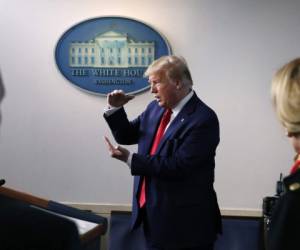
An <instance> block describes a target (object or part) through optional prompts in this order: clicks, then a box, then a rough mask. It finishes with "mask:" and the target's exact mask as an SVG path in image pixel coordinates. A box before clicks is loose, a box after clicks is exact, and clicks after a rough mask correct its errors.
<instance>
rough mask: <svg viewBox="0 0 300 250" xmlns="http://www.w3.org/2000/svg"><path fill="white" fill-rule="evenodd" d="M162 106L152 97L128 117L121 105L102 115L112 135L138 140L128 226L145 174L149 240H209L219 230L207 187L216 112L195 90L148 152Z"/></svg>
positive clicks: (135, 217)
mask: <svg viewBox="0 0 300 250" xmlns="http://www.w3.org/2000/svg"><path fill="white" fill-rule="evenodd" d="M163 112H164V109H163V108H161V107H160V106H159V105H158V104H157V102H156V101H153V102H151V103H150V104H149V105H148V107H147V108H146V110H145V111H144V112H143V113H142V114H141V115H140V116H139V117H138V118H137V119H135V120H133V121H131V122H129V121H128V119H127V116H126V113H125V111H124V109H123V108H121V109H120V110H118V111H117V112H115V113H114V114H112V115H110V116H108V117H106V116H104V117H105V119H106V120H107V122H108V124H109V126H110V128H111V130H112V133H113V135H114V137H115V140H116V141H117V142H118V143H120V144H136V143H137V144H138V153H137V154H133V157H132V164H131V173H132V175H133V176H134V192H133V203H132V227H133V228H135V227H137V226H138V225H139V224H140V211H139V208H138V195H139V189H140V185H141V179H142V178H141V176H145V177H146V183H147V184H146V198H147V202H146V213H147V217H148V219H149V228H150V232H151V241H153V242H154V243H156V244H158V245H159V246H163V247H177V248H179V247H192V246H198V245H206V244H209V243H212V242H213V241H214V240H215V238H216V234H217V233H218V232H220V231H221V216H220V211H219V207H218V203H217V198H216V193H215V191H214V188H213V182H214V168H215V161H214V157H215V151H216V147H217V145H218V143H219V123H218V119H217V116H216V114H215V113H214V111H213V110H212V109H210V108H209V107H208V106H207V105H205V104H204V103H203V102H202V101H201V100H200V99H199V98H198V97H197V95H196V94H194V95H193V97H192V98H191V99H190V100H189V101H188V103H187V104H186V105H185V106H184V107H183V109H182V110H181V111H180V113H179V114H178V115H177V116H176V118H175V119H174V120H173V121H172V123H171V124H170V126H169V128H168V129H167V131H166V132H165V135H164V137H163V138H162V140H161V142H160V144H159V146H158V149H157V152H156V154H155V155H154V156H150V155H149V151H150V148H151V145H152V141H153V139H154V136H155V133H156V130H157V127H158V125H159V122H160V119H161V116H162V114H163Z"/></svg>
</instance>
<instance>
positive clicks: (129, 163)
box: [126, 152, 132, 169]
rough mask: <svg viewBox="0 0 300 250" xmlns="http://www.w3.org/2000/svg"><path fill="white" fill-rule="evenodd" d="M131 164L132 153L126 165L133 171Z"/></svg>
mask: <svg viewBox="0 0 300 250" xmlns="http://www.w3.org/2000/svg"><path fill="white" fill-rule="evenodd" d="M131 162H132V153H131V152H129V155H128V158H127V161H126V164H127V165H128V167H129V168H130V169H131Z"/></svg>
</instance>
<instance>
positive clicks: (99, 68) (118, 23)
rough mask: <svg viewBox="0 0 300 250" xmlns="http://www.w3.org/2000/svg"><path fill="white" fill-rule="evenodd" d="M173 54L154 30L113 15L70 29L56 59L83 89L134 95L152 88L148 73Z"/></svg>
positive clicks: (62, 71)
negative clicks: (155, 61)
mask: <svg viewBox="0 0 300 250" xmlns="http://www.w3.org/2000/svg"><path fill="white" fill-rule="evenodd" d="M169 54H171V48H170V46H169V44H168V42H167V40H166V39H165V38H164V37H163V36H162V35H161V34H160V33H159V32H158V31H156V30H155V29H154V28H152V27H150V26H149V25H147V24H145V23H142V22H140V21H137V20H133V19H130V18H125V17H113V16H111V17H99V18H94V19H89V20H85V21H83V22H80V23H78V24H76V25H74V26H73V27H71V28H70V29H68V30H67V31H66V32H65V33H64V34H63V35H62V36H61V38H60V39H59V41H58V43H57V45H56V50H55V60H56V64H57V66H58V69H59V70H60V72H61V73H62V74H63V76H64V77H65V78H66V79H68V80H69V81H70V82H71V83H72V84H74V85H76V86H77V87H79V88H80V89H82V90H85V91H88V92H90V93H94V94H99V95H106V94H107V93H109V92H111V91H113V90H114V89H122V90H123V91H124V92H125V93H130V94H134V93H138V92H141V91H144V90H146V89H148V88H149V84H148V82H147V79H145V78H144V72H145V70H146V69H147V67H148V66H149V65H150V64H151V63H152V62H153V60H155V59H157V58H159V57H161V56H163V55H169Z"/></svg>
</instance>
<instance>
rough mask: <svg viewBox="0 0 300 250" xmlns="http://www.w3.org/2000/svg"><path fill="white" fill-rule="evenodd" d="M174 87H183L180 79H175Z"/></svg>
mask: <svg viewBox="0 0 300 250" xmlns="http://www.w3.org/2000/svg"><path fill="white" fill-rule="evenodd" d="M175 85H176V89H178V90H180V89H182V87H183V84H182V81H180V80H176V81H175Z"/></svg>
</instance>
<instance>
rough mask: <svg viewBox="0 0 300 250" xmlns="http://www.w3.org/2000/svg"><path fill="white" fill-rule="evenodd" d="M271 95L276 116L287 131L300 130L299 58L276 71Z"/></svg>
mask: <svg viewBox="0 0 300 250" xmlns="http://www.w3.org/2000/svg"><path fill="white" fill-rule="evenodd" d="M271 95H272V101H273V104H274V107H275V110H276V113H277V115H278V118H279V120H280V121H281V122H282V124H283V126H284V127H285V128H286V129H287V132H290V133H295V132H300V58H297V59H294V60H292V61H290V62H289V63H287V64H285V65H284V66H283V67H282V68H280V69H279V70H278V71H277V72H276V74H275V76H274V78H273V81H272V88H271Z"/></svg>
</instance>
